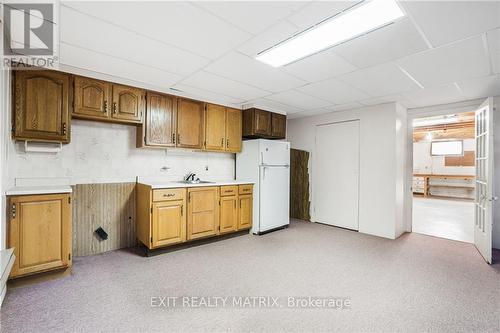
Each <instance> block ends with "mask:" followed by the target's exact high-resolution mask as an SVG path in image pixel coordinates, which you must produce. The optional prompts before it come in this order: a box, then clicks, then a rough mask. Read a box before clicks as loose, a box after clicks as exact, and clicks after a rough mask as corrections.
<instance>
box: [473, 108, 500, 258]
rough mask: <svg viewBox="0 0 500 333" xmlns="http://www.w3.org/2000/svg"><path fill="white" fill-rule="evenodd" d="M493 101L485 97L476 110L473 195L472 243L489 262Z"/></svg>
mask: <svg viewBox="0 0 500 333" xmlns="http://www.w3.org/2000/svg"><path fill="white" fill-rule="evenodd" d="M492 107H493V103H492V100H491V99H490V98H489V99H487V100H486V101H485V102H484V103H483V104H482V105H481V106H480V107H479V109H478V110H477V111H476V198H475V223H474V245H476V248H477V249H478V251H479V252H480V253H481V255H482V256H483V257H484V259H485V260H486V261H487V262H488V263H490V264H491V248H492V239H491V237H492V236H491V232H492V225H493V201H495V199H496V198H495V197H494V194H493V168H494V165H493V156H494V155H493V154H494V150H493V109H492Z"/></svg>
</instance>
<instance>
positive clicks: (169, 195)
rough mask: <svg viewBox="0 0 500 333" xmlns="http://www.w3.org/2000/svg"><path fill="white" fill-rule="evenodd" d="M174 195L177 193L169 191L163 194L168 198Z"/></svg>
mask: <svg viewBox="0 0 500 333" xmlns="http://www.w3.org/2000/svg"><path fill="white" fill-rule="evenodd" d="M174 195H175V194H174V193H168V194H164V195H163V196H164V197H167V198H168V197H173V196H174Z"/></svg>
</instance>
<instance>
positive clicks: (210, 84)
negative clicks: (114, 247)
mask: <svg viewBox="0 0 500 333" xmlns="http://www.w3.org/2000/svg"><path fill="white" fill-rule="evenodd" d="M182 84H184V85H188V86H192V87H196V88H201V89H206V90H210V91H212V92H215V93H220V94H224V95H227V96H232V97H234V98H238V99H242V100H250V99H256V98H259V97H263V96H266V95H269V94H270V92H267V91H264V90H262V89H258V88H255V87H252V86H249V85H246V84H242V83H239V82H235V81H233V80H229V79H226V78H224V77H220V76H217V75H215V74H212V73H208V72H204V71H201V72H197V73H195V74H193V75H192V76H190V77H188V78H187V79H185V80H184V81H182Z"/></svg>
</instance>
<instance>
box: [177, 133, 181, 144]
mask: <svg viewBox="0 0 500 333" xmlns="http://www.w3.org/2000/svg"><path fill="white" fill-rule="evenodd" d="M177 143H181V134H180V133H177Z"/></svg>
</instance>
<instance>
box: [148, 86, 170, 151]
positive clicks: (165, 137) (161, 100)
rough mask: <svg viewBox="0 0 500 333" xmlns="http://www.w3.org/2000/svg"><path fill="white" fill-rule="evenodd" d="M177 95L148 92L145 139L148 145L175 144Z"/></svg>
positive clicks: (165, 145)
mask: <svg viewBox="0 0 500 333" xmlns="http://www.w3.org/2000/svg"><path fill="white" fill-rule="evenodd" d="M174 107H175V97H174V96H169V95H162V94H155V93H149V92H148V94H147V108H146V120H145V122H144V130H145V136H144V141H145V144H146V145H147V146H162V147H172V146H175V142H174V128H175V110H174Z"/></svg>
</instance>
